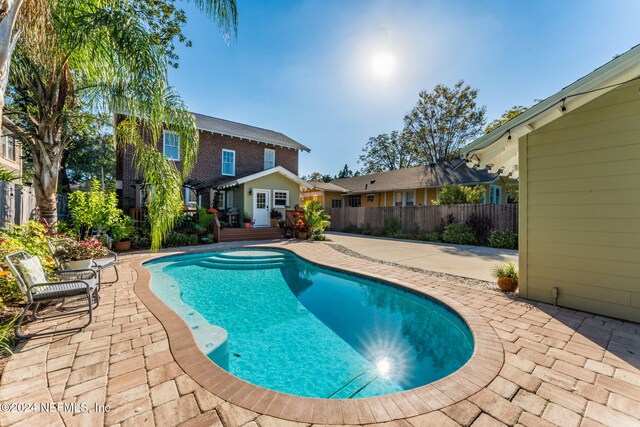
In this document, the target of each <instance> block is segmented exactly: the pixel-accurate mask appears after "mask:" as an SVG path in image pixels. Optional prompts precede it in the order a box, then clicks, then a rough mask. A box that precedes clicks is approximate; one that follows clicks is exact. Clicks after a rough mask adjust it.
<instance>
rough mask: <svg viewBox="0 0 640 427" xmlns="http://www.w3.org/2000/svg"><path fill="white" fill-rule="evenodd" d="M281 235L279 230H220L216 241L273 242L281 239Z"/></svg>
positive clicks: (281, 230) (282, 231)
mask: <svg viewBox="0 0 640 427" xmlns="http://www.w3.org/2000/svg"><path fill="white" fill-rule="evenodd" d="M283 233H284V230H283V229H281V228H225V229H222V230H220V235H219V238H218V241H220V242H236V241H243V240H274V239H282V237H283Z"/></svg>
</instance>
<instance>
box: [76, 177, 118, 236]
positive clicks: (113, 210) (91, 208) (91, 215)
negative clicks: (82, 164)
mask: <svg viewBox="0 0 640 427" xmlns="http://www.w3.org/2000/svg"><path fill="white" fill-rule="evenodd" d="M69 213H70V214H71V220H72V222H73V227H74V229H75V231H77V232H78V234H80V236H81V238H85V237H86V236H87V235H91V232H92V231H93V230H99V231H104V232H108V231H109V229H110V227H111V226H112V225H113V224H119V223H120V222H121V220H122V218H123V216H124V214H123V212H122V210H121V209H119V208H118V198H117V196H116V193H115V192H113V191H108V190H103V189H102V188H101V187H100V183H99V182H98V181H95V180H94V181H92V182H91V188H90V189H89V191H74V192H73V193H71V194H69Z"/></svg>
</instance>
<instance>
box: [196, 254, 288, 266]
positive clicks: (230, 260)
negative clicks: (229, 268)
mask: <svg viewBox="0 0 640 427" xmlns="http://www.w3.org/2000/svg"><path fill="white" fill-rule="evenodd" d="M202 261H206V262H216V263H217V262H222V263H233V264H255V263H264V262H267V263H269V262H284V261H288V259H287V258H285V257H283V256H275V257H255V258H254V257H252V258H241V257H221V256H212V257H209V258H204V259H203V260H202Z"/></svg>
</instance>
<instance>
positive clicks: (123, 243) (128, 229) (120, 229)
mask: <svg viewBox="0 0 640 427" xmlns="http://www.w3.org/2000/svg"><path fill="white" fill-rule="evenodd" d="M131 233H133V219H131V218H130V217H128V216H126V215H125V216H123V217H122V218H121V219H120V220H119V221H117V222H115V223H113V224H111V228H110V230H109V234H110V235H111V238H112V239H113V248H114V249H115V250H116V251H119V252H121V251H128V250H129V249H131V239H129V236H130V235H131Z"/></svg>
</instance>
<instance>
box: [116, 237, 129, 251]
mask: <svg viewBox="0 0 640 427" xmlns="http://www.w3.org/2000/svg"><path fill="white" fill-rule="evenodd" d="M113 249H115V250H116V251H118V252H122V251H128V250H129V249H131V240H119V241H117V242H113Z"/></svg>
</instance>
